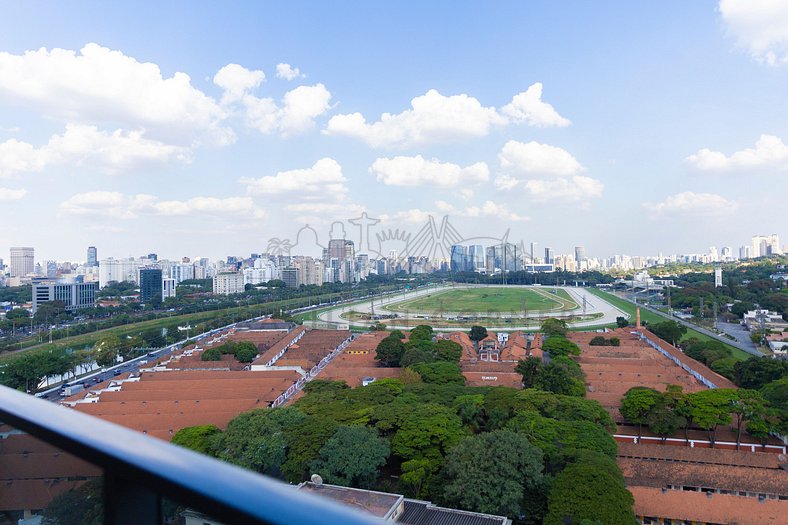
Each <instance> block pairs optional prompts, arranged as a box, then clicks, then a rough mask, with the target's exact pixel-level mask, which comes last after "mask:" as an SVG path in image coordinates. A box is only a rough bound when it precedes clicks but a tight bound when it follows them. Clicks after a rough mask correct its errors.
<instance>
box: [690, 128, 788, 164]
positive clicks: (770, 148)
mask: <svg viewBox="0 0 788 525" xmlns="http://www.w3.org/2000/svg"><path fill="white" fill-rule="evenodd" d="M685 160H686V161H687V162H688V163H689V164H690V165H692V166H693V167H695V168H697V169H699V170H702V171H736V170H753V169H757V170H769V169H774V170H788V146H786V145H785V144H784V143H783V141H782V140H780V138H778V137H775V136H774V135H761V136H760V138H758V140H757V141H756V142H755V147H754V148H747V149H744V150H741V151H736V152H734V153H732V154H731V155H730V156H727V155H725V154H724V153H722V152H719V151H712V150H710V149H706V148H704V149H701V150H699V151H698V152H697V153H695V154H694V155H690V156H689V157H687V158H686V159H685Z"/></svg>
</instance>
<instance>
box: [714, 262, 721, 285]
mask: <svg viewBox="0 0 788 525" xmlns="http://www.w3.org/2000/svg"><path fill="white" fill-rule="evenodd" d="M714 286H715V287H717V288H719V287H720V286H722V267H721V266H717V267H716V268H714Z"/></svg>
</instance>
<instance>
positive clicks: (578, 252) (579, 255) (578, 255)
mask: <svg viewBox="0 0 788 525" xmlns="http://www.w3.org/2000/svg"><path fill="white" fill-rule="evenodd" d="M585 258H586V249H585V246H575V262H576V263H577V264H578V265H579V264H580V262H581V261H582V260H583V259H585Z"/></svg>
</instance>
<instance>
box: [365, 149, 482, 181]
mask: <svg viewBox="0 0 788 525" xmlns="http://www.w3.org/2000/svg"><path fill="white" fill-rule="evenodd" d="M369 172H370V173H371V174H373V175H375V176H376V177H377V180H378V181H380V182H382V183H383V184H386V185H389V186H424V185H435V186H443V187H456V186H461V185H466V184H476V183H480V182H486V181H487V180H489V178H490V170H489V168H488V167H487V164H485V163H484V162H477V163H476V164H471V165H470V166H466V167H464V168H463V167H461V166H458V165H457V164H451V163H449V162H440V161H438V160H437V159H432V160H425V159H424V158H423V157H422V156H421V155H416V156H415V157H394V158H392V159H389V158H379V159H376V160H375V162H373V163H372V166H370V168H369Z"/></svg>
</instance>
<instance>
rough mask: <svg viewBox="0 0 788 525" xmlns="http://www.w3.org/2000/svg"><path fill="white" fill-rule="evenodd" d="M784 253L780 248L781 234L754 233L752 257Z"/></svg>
mask: <svg viewBox="0 0 788 525" xmlns="http://www.w3.org/2000/svg"><path fill="white" fill-rule="evenodd" d="M781 253H782V250H781V249H780V236H779V235H777V234H776V233H772V234H771V235H753V236H752V251H751V252H750V257H753V258H755V257H763V256H766V255H779V254H781Z"/></svg>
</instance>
